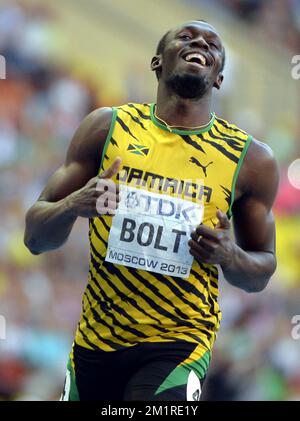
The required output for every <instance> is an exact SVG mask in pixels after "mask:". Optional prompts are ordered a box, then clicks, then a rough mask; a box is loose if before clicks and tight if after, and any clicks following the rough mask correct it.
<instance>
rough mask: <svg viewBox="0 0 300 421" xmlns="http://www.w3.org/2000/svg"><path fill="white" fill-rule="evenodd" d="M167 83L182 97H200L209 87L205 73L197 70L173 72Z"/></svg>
mask: <svg viewBox="0 0 300 421" xmlns="http://www.w3.org/2000/svg"><path fill="white" fill-rule="evenodd" d="M167 85H168V86H169V87H170V88H171V89H172V90H173V91H174V93H176V94H177V95H178V96H180V97H181V98H184V99H200V98H202V97H203V96H204V95H205V94H206V93H207V91H208V90H209V88H210V83H209V81H208V79H207V77H206V75H203V74H201V73H200V72H199V71H198V72H197V73H196V72H186V71H185V72H184V73H182V74H174V75H172V76H171V77H170V78H169V79H168V80H167Z"/></svg>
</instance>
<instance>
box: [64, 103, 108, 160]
mask: <svg viewBox="0 0 300 421" xmlns="http://www.w3.org/2000/svg"><path fill="white" fill-rule="evenodd" d="M112 115H113V110H112V108H109V107H102V108H98V109H96V110H94V111H93V112H91V113H90V114H89V115H88V116H87V117H85V118H84V120H83V121H82V122H81V124H80V126H79V127H78V129H77V130H76V132H75V134H74V136H73V139H72V141H71V143H70V146H69V150H68V153H67V158H66V163H67V164H68V162H71V161H74V160H85V159H93V158H95V159H98V158H99V150H101V149H102V147H103V145H104V143H105V140H106V138H107V135H108V133H109V129H110V126H111V122H112Z"/></svg>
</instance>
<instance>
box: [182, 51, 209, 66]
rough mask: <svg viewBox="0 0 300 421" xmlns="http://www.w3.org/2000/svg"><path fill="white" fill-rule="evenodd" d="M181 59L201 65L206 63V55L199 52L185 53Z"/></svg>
mask: <svg viewBox="0 0 300 421" xmlns="http://www.w3.org/2000/svg"><path fill="white" fill-rule="evenodd" d="M183 59H184V60H185V61H186V62H188V63H195V64H198V65H199V66H201V67H206V66H207V65H208V62H207V59H206V57H205V56H204V55H202V54H200V53H189V54H186V55H185V56H184V57H183Z"/></svg>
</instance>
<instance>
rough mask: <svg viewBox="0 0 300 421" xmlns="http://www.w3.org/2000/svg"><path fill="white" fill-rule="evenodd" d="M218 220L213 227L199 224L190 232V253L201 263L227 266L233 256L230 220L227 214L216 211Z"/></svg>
mask: <svg viewBox="0 0 300 421" xmlns="http://www.w3.org/2000/svg"><path fill="white" fill-rule="evenodd" d="M217 218H218V220H219V222H218V224H217V225H216V227H215V229H211V228H209V227H207V226H206V225H203V224H201V225H199V226H198V227H197V228H196V230H195V231H193V232H192V234H191V238H192V239H191V240H190V241H189V242H188V244H189V246H190V254H191V255H192V256H194V257H195V259H197V260H199V262H202V263H212V264H220V265H222V266H223V265H225V266H227V265H228V264H230V262H231V260H232V256H233V250H234V243H233V242H232V240H231V239H230V222H229V220H228V218H227V215H226V214H225V213H223V212H221V211H220V210H218V211H217Z"/></svg>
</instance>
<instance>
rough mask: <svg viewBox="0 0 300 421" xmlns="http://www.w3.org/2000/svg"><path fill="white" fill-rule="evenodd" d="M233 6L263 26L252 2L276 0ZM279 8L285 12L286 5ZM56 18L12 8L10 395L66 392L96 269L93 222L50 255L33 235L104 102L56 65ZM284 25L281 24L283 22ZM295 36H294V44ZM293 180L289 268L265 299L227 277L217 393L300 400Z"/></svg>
mask: <svg viewBox="0 0 300 421" xmlns="http://www.w3.org/2000/svg"><path fill="white" fill-rule="evenodd" d="M223 3H226V5H229V4H230V6H231V7H232V8H234V10H236V11H237V12H238V13H239V14H241V15H242V16H245V15H247V19H251V21H252V24H254V23H253V22H254V14H253V13H251V17H250V16H248V12H247V11H246V12H245V10H246V9H245V8H247V7H249V5H250V4H251V5H252V7H254V6H255V10H256V11H255V16H256V17H255V19H266V20H268V19H270V17H269V16H266V15H267V14H266V13H265V12H264V4H265V3H268V2H262V1H254V0H253V1H229V0H223ZM275 3H276V5H277V6H276V8H278V10H279V8H280V7H281V6H279V3H281V2H277V1H276V2H275ZM282 3H286V2H282ZM287 3H288V4H289V5H290V7H294V8H295V11H294V12H293V18H294V21H295V31H296V32H297V28H298V36H299V1H296V0H294V1H292V0H291V1H289V2H287ZM297 6H298V9H297ZM276 8H275V9H276ZM251 11H252V8H251ZM297 11H298V14H297V13H296V12H297ZM278 13H279V12H278ZM274 16H275V15H274ZM54 19H55V17H54V16H53V15H52V13H51V11H50V10H49V9H48V8H47V7H45V6H42V7H41V6H39V7H37V6H34V7H33V6H26V7H25V6H20V5H16V3H13V2H7V3H6V6H2V8H0V53H1V54H2V55H3V56H5V58H6V60H7V78H6V80H0V151H1V153H0V208H1V225H0V315H3V316H5V318H6V339H5V340H3V339H1V334H0V400H1V399H3V400H56V399H58V398H59V395H60V392H61V388H62V384H63V380H64V373H65V365H66V362H67V359H68V353H69V351H70V347H71V343H72V339H73V334H74V331H75V328H76V324H77V321H78V318H79V314H80V306H81V295H82V292H83V289H84V286H85V282H86V276H87V269H88V239H87V228H88V227H87V222H86V221H85V220H80V221H78V223H77V224H76V227H75V229H74V230H73V232H72V234H71V238H70V240H69V241H68V243H67V244H66V245H65V246H64V247H63V248H62V249H60V250H59V251H55V252H51V253H48V254H47V255H46V256H38V257H36V256H31V255H30V254H29V252H28V251H27V250H26V249H25V247H24V245H23V241H22V238H23V231H24V215H25V212H26V210H27V209H28V208H29V206H30V205H31V204H33V202H34V201H35V200H36V199H37V197H38V195H39V194H40V192H41V190H42V188H43V186H44V185H45V183H46V181H47V180H48V178H49V176H50V175H51V173H52V172H53V171H54V170H55V169H56V168H57V167H58V166H59V165H61V164H62V161H63V157H64V155H65V151H66V148H67V146H68V143H69V141H70V138H71V137H72V134H73V133H74V130H75V129H76V127H77V126H78V124H79V122H80V121H81V119H82V118H83V117H84V116H85V115H86V114H88V113H89V112H90V111H91V110H92V109H95V108H96V107H98V106H101V104H100V101H99V99H96V98H95V96H94V95H93V89H92V87H91V85H90V82H88V83H86V82H85V81H83V80H78V79H76V78H75V77H74V76H73V74H72V70H67V69H65V68H62V67H61V66H57V65H54V64H53V61H52V60H49V56H50V55H51V48H52V39H51V37H52V22H53V20H54ZM272 22H273V25H274V26H273V30H274V28H276V25H277V24H278V23H277V22H278V20H276V19H275V17H274V18H272ZM274 22H275V23H274ZM269 24H270V28H271V27H272V24H271V23H270V22H269ZM297 25H298V26H297ZM270 31H271V29H270ZM293 31H294V30H293ZM293 31H292V30H291V34H288V32H289V31H286V36H287V39H286V40H283V42H288V43H289V45H290V46H291V48H293V47H292V45H293V42H292V41H291V40H292V39H294V36H295V37H296V35H295V34H296V32H295V34H294V35H292V32H293ZM293 33H294V32H293ZM270 34H271V32H270ZM129 100H130V101H134V98H131V97H130V98H129ZM283 180H284V181H283V183H282V185H281V191H280V195H279V199H278V202H277V205H276V215H277V219H278V237H279V240H278V247H279V255H280V258H279V267H278V271H277V273H276V275H275V277H274V279H273V281H272V282H271V285H270V287H269V288H268V289H267V290H266V291H265V292H263V293H261V294H258V295H248V294H246V293H243V292H240V291H239V290H237V289H235V288H233V287H230V286H228V285H227V284H226V282H224V281H223V282H221V296H222V298H221V308H222V310H223V314H224V316H223V326H222V330H221V333H220V334H219V338H218V341H217V346H216V349H215V352H214V356H213V362H212V366H211V369H210V372H209V375H208V379H207V384H206V388H205V390H204V398H205V399H209V400H219V399H221V400H239V399H246V400H264V399H274V400H281V399H283V400H285V399H287V400H288V399H297V400H299V399H300V364H299V361H300V340H298V341H297V340H295V339H293V338H292V335H291V330H292V327H293V326H292V324H291V319H292V317H293V315H295V314H300V306H299V302H300V292H299V288H298V285H299V281H300V279H299V278H300V264H299V262H300V241H299V237H296V236H295V233H296V232H297V231H296V230H298V232H299V228H300V226H299V220H298V218H297V215H299V211H300V199H299V195H298V196H297V197H298V198H297V197H296V196H295V194H294V193H295V192H294V191H293V192H292V193H291V192H290V186H289V184H288V183H287V182H286V181H285V179H283ZM295 197H296V198H295ZM287 238H288V241H286V239H287Z"/></svg>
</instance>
